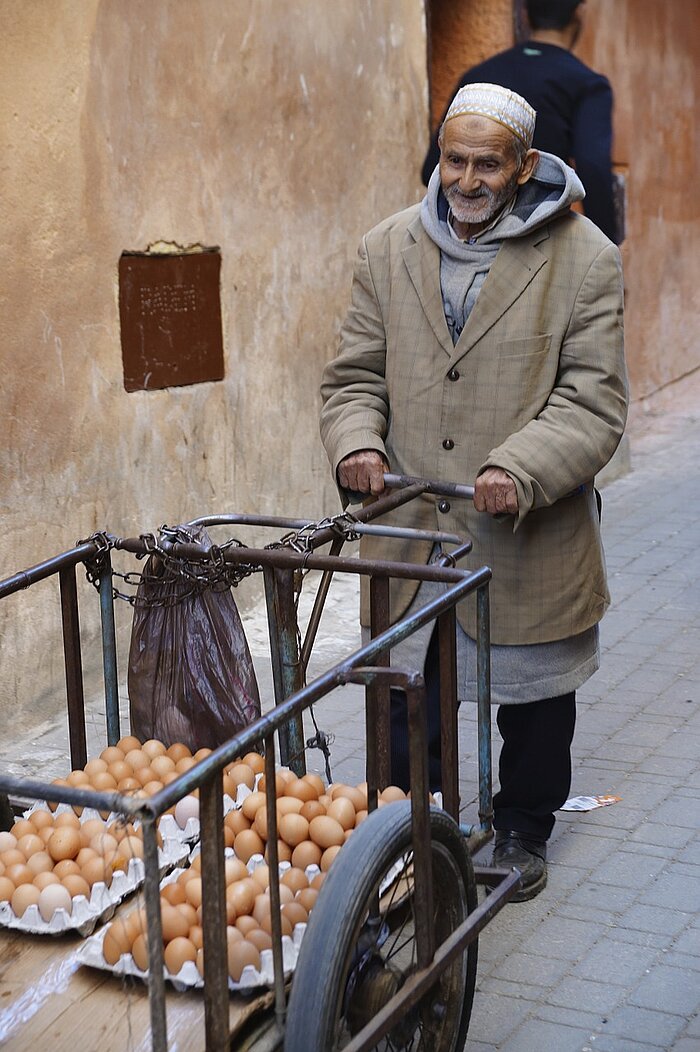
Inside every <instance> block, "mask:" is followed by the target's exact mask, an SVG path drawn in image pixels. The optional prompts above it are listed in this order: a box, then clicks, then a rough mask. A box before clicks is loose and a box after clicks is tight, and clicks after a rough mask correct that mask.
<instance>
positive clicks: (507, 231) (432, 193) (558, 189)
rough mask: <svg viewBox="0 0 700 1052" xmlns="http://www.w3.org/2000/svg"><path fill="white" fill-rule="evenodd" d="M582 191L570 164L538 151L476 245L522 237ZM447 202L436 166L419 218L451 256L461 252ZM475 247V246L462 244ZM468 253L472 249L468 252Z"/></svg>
mask: <svg viewBox="0 0 700 1052" xmlns="http://www.w3.org/2000/svg"><path fill="white" fill-rule="evenodd" d="M584 197H585V191H584V189H583V185H582V183H581V180H580V179H579V177H578V176H577V175H576V172H575V171H574V170H573V168H570V167H569V166H568V164H564V162H563V161H561V160H560V159H559V158H558V157H555V156H554V154H552V153H542V152H541V153H540V159H539V162H538V164H537V167H536V169H535V172H534V174H533V176H532V177H531V178H530V179H529V180H528V182H527V183H525V185H524V186H521V187H520V189H519V190H518V192H517V194H516V197H515V203H514V205H513V207H512V208H511V209H510V210H508V211H507V212H506V214H505V215H504V216H503V218H502V219H500V220H498V221H497V222H496V223H495V225H494V226H493V227H492V228H491V229H490V230H487V231H485V232H484V233H483V234H481V235H480V236H479V238H478V241H477V242H476V244H477V245H479V246H482V245H483V246H485V245H489V244H491V245H493V243H494V242H500V241H503V240H505V239H506V238H512V237H523V236H524V235H525V234H529V233H530V232H531V231H532V230H535V229H536V228H537V227H539V226H543V225H544V224H545V223H549V222H550V221H551V220H552V219H554V218H555V216H557V215H559V214H560V213H563V212H567V211H568V210H569V208H570V207H571V205H572V204H573V203H574V202H575V201H582V200H583V198H584ZM448 211H449V206H448V204H447V200H446V198H445V196H444V194H443V193H442V190H441V189H440V169H439V167H436V168H435V171H434V172H433V174H432V176H431V177H430V182H429V183H428V190H427V193H426V195H425V197H424V198H423V203H422V205H421V213H420V215H421V222H422V224H423V226H424V228H425V230H426V232H427V233H428V234H429V236H430V237H431V238H432V240H433V241H435V242H436V244H437V245H438V246H439V248H440V249H442V250H443V251H444V252H447V253H448V254H449V255H451V256H457V257H459V255H460V246H461V242H459V241H457V240H455V239H454V238H453V237H452V236H451V235H450V232H449V230H448V229H447V214H448ZM464 247H465V248H472V249H473V248H474V247H475V246H464ZM467 254H468V255H469V256H471V252H468V253H467Z"/></svg>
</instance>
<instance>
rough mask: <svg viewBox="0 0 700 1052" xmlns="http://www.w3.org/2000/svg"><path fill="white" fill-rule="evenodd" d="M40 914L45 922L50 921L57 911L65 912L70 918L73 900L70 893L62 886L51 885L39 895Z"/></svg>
mask: <svg viewBox="0 0 700 1052" xmlns="http://www.w3.org/2000/svg"><path fill="white" fill-rule="evenodd" d="M38 904H39V913H40V914H41V916H42V917H43V918H44V920H45V921H50V920H51V918H52V917H53V915H54V913H55V912H56V910H65V911H66V913H67V914H68V915H69V916H70V913H71V910H72V909H73V900H72V898H71V895H70V892H69V891H67V890H66V888H64V887H63V885H62V884H49V885H48V887H45V888H44V889H43V890H42V891H41V893H40V895H39V902H38Z"/></svg>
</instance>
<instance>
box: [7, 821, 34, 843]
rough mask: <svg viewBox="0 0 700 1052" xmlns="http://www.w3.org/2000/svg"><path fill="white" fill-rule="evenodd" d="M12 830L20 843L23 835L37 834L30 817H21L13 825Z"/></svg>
mask: <svg viewBox="0 0 700 1052" xmlns="http://www.w3.org/2000/svg"><path fill="white" fill-rule="evenodd" d="M10 832H11V833H12V835H13V836H14V837H15V839H16V841H17V844H19V842H20V840H21V839H22V838H23V837H25V836H31V835H33V834H36V829H35V828H34V826H33V825H32V823H31V822H30V821H29V819H28V818H19V819H18V820H17V821H16V822H15V824H14V825H13V827H12V829H11V830H10ZM20 850H21V848H20Z"/></svg>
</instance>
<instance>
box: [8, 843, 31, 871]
mask: <svg viewBox="0 0 700 1052" xmlns="http://www.w3.org/2000/svg"><path fill="white" fill-rule="evenodd" d="M2 861H3V863H4V866H5V869H9V868H10V866H23V865H24V864H25V863H26V861H27V860H26V858H25V857H24V853H23V852H22V851H20V850H19V848H16V847H11V848H8V849H7V851H3V853H2Z"/></svg>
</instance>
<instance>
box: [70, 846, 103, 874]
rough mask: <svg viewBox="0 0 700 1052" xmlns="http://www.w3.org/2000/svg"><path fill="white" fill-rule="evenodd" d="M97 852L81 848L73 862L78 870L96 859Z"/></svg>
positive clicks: (89, 848)
mask: <svg viewBox="0 0 700 1052" xmlns="http://www.w3.org/2000/svg"><path fill="white" fill-rule="evenodd" d="M97 857H98V855H97V852H96V851H95V850H94V849H93V848H91V847H81V849H80V851H79V852H78V854H77V855H76V856H75V862H76V864H77V865H78V868H79V869H82V868H83V866H84V865H85V863H86V862H90V860H91V859H93V858H97Z"/></svg>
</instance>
